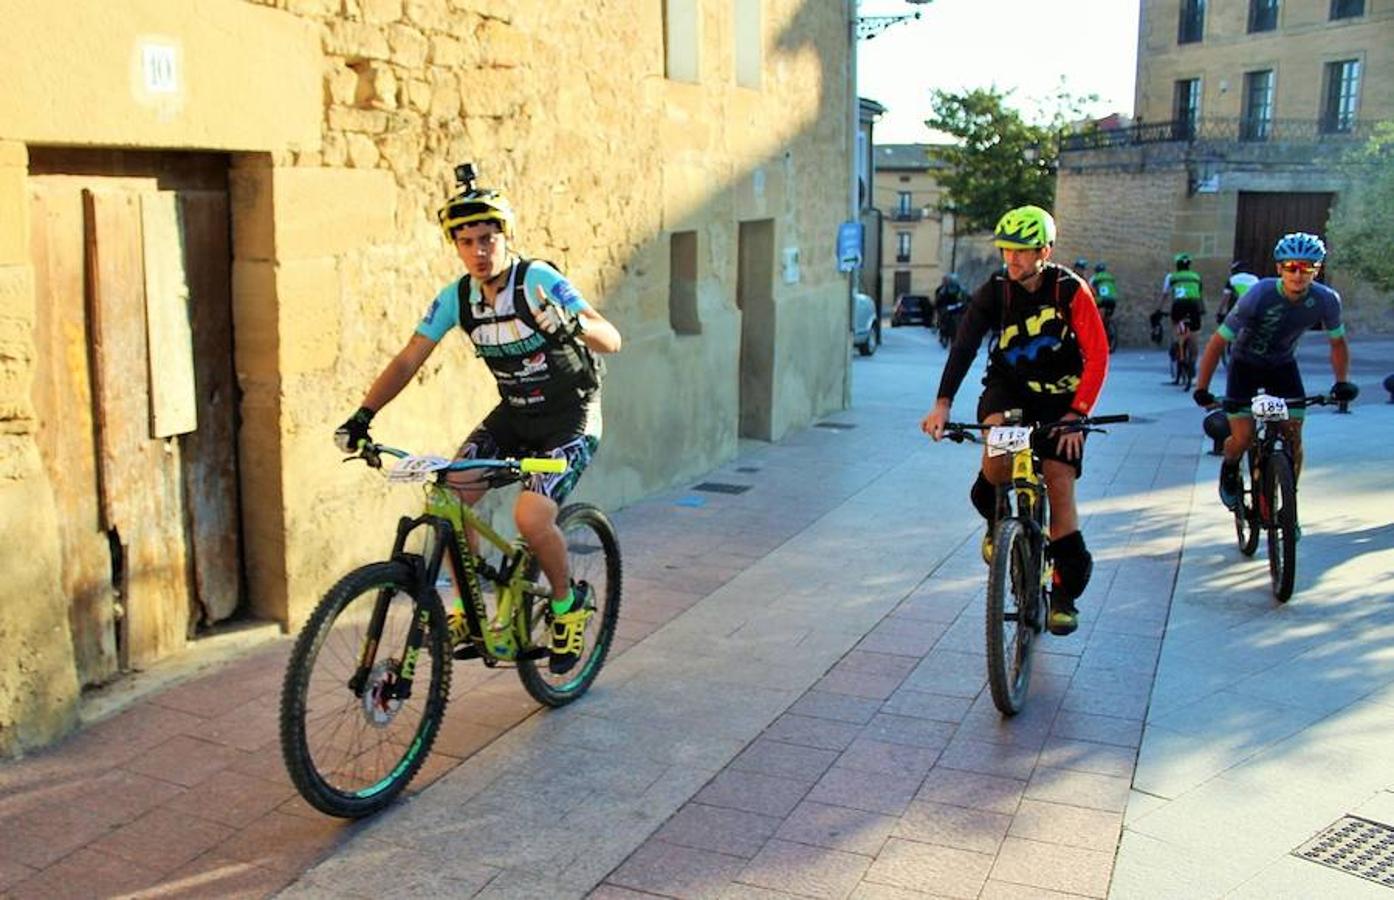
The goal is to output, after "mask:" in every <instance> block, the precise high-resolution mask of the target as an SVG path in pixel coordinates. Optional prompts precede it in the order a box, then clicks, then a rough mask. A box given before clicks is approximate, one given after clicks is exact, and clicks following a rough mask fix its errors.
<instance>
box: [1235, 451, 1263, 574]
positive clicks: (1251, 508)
mask: <svg viewBox="0 0 1394 900" xmlns="http://www.w3.org/2000/svg"><path fill="white" fill-rule="evenodd" d="M1249 462H1250V461H1249V460H1247V459H1246V460H1243V461H1241V462H1240V464H1239V506H1237V507H1236V508H1235V510H1234V537H1235V540H1236V542H1237V543H1238V544H1239V552H1240V553H1242V554H1244V555H1245V556H1253V555H1254V551H1255V550H1257V549H1258V538H1259V532H1261V531H1262V530H1263V528H1262V523H1261V522H1259V514H1258V509H1259V506H1258V502H1259V501H1258V491H1257V490H1255V485H1254V480H1253V478H1252V477H1251V475H1250V472H1251V471H1252V469H1251V468H1250V465H1249Z"/></svg>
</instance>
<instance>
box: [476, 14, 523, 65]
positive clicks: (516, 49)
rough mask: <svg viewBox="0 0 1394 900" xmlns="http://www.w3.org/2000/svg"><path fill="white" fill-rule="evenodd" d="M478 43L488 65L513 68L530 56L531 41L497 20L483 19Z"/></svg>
mask: <svg viewBox="0 0 1394 900" xmlns="http://www.w3.org/2000/svg"><path fill="white" fill-rule="evenodd" d="M479 43H480V44H481V45H482V46H483V47H484V52H485V53H486V54H487V56H486V61H487V62H488V63H489V64H490V65H494V66H503V67H505V68H513V67H515V66H520V65H522V64H523V63H524V62H525V61H527V60H528V59H529V58H530V57H531V56H532V40H531V39H530V38H529V37H528V36H527V35H525V34H523V33H522V32H520V31H519V30H518V29H517V28H514V27H513V26H512V25H509V24H508V23H506V22H502V21H500V20H498V19H485V20H484V27H483V28H482V29H480V35H479Z"/></svg>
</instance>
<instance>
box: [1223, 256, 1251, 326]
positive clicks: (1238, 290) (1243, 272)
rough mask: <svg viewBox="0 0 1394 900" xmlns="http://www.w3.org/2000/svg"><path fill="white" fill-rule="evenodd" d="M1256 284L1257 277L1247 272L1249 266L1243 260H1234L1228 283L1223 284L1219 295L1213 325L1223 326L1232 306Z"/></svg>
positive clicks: (1230, 266)
mask: <svg viewBox="0 0 1394 900" xmlns="http://www.w3.org/2000/svg"><path fill="white" fill-rule="evenodd" d="M1256 284H1258V276H1257V275H1255V274H1253V273H1252V272H1250V271H1249V266H1248V265H1247V264H1246V263H1245V262H1244V261H1243V260H1239V259H1236V260H1235V261H1234V262H1232V263H1230V264H1229V281H1226V282H1225V289H1224V292H1223V293H1221V295H1220V308H1219V309H1218V310H1216V311H1215V324H1216V325H1220V324H1223V323H1224V321H1225V316H1228V315H1229V311H1230V310H1232V309H1234V304H1236V303H1238V302H1239V298H1240V297H1242V296H1244V295H1245V294H1246V293H1248V290H1249V288H1251V287H1253V286H1254V285H1256Z"/></svg>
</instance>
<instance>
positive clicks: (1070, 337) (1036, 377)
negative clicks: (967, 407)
mask: <svg viewBox="0 0 1394 900" xmlns="http://www.w3.org/2000/svg"><path fill="white" fill-rule="evenodd" d="M994 243H995V244H996V245H997V246H998V248H1000V250H1001V253H1002V262H1003V264H1004V271H1002V272H998V273H996V274H994V275H993V276H992V277H991V278H989V279H988V280H987V282H986V283H984V284H983V285H982V286H981V287H979V288H978V290H977V291H976V292H975V293H974V294H973V298H972V300H971V301H970V302H969V304H968V308H967V309H966V310H965V311H964V313H963V321H962V323H961V324H960V325H959V328H958V333H957V336H956V337H955V338H954V342H953V346H952V347H951V348H950V350H949V359H948V362H947V363H945V364H944V373H943V376H942V377H941V378H940V381H939V393H938V398H937V399H936V400H935V403H934V408H933V409H931V410H930V411H929V412H928V413H927V414H926V415H925V417H924V419H923V421H921V423H920V428H921V429H922V430H923V431H924V432H925V433H926V434H928V435H929V436H930V437H931V438H933V439H934V440H936V441H937V440H939V439H941V438H942V437H943V436H944V423H946V422H947V421H949V410H950V407H951V406H952V404H953V398H954V394H955V393H957V392H958V388H959V386H960V385H961V384H962V383H963V379H964V376H966V375H967V374H968V369H969V367H970V366H971V365H972V363H973V358H974V357H975V356H976V355H977V353H978V347H980V346H981V345H982V343H983V337H984V336H985V335H987V334H988V332H989V331H991V332H992V333H993V334H994V340H993V342H992V350H991V355H990V356H989V358H988V366H987V375H986V377H984V378H983V393H982V396H981V397H980V398H979V400H978V421H979V422H989V423H992V424H999V423H1001V422H1003V421H1004V420H1005V418H1006V415H1005V414H1006V412H1007V411H1008V410H1021V413H1022V421H1023V422H1029V423H1040V422H1055V421H1058V420H1061V419H1077V418H1079V417H1080V416H1087V415H1088V414H1089V413H1090V411H1091V410H1092V409H1093V407H1094V403H1095V401H1096V400H1097V399H1098V396H1099V391H1100V390H1102V389H1103V384H1104V378H1105V377H1106V376H1107V374H1108V339H1107V337H1106V336H1105V334H1104V326H1103V322H1102V320H1101V319H1100V318H1099V310H1098V308H1097V307H1096V306H1095V304H1094V295H1093V294H1092V293H1091V292H1090V290H1089V285H1087V284H1086V283H1085V282H1084V280H1083V279H1082V278H1080V277H1079V276H1078V275H1077V274H1075V273H1074V272H1072V271H1070V270H1069V269H1068V268H1066V267H1064V266H1060V265H1056V264H1055V263H1053V262H1051V261H1050V255H1051V252H1052V250H1053V248H1054V244H1055V219H1054V218H1053V217H1052V216H1051V214H1050V213H1048V212H1046V211H1045V210H1044V209H1041V208H1040V207H1039V206H1022V207H1018V208H1016V209H1013V210H1011V211H1009V212H1008V213H1007V214H1006V215H1004V216H1002V218H1001V220H1000V221H998V223H997V228H996V230H995V232H994ZM1039 453H1040V456H1041V468H1042V474H1043V475H1044V477H1045V481H1046V491H1047V494H1048V495H1049V498H1050V541H1051V543H1050V553H1051V555H1052V557H1053V558H1054V561H1055V577H1056V583H1055V589H1054V591H1053V592H1052V600H1051V610H1050V614H1049V616H1048V618H1047V620H1046V624H1047V626H1048V627H1049V628H1050V630H1051V632H1053V633H1055V634H1069V633H1070V632H1072V631H1074V630H1075V629H1076V628H1077V627H1078V626H1079V613H1078V611H1077V610H1076V608H1075V604H1074V601H1075V600H1076V599H1077V598H1078V597H1079V596H1080V594H1082V593H1084V588H1085V586H1086V585H1088V583H1089V576H1090V573H1091V572H1092V571H1093V559H1092V557H1091V556H1090V554H1089V550H1088V549H1087V548H1086V547H1085V544H1084V536H1083V535H1082V534H1081V533H1080V530H1079V513H1078V511H1077V509H1076V507H1075V481H1076V479H1078V478H1079V476H1080V475H1081V474H1082V472H1083V457H1084V435H1083V434H1082V433H1079V432H1075V433H1073V434H1066V435H1062V436H1060V437H1059V438H1057V439H1056V440H1055V441H1053V442H1051V443H1050V444H1049V445H1047V446H1042V447H1040V448H1039ZM1009 461H1010V458H1009V457H989V456H988V455H987V453H986V452H984V454H983V462H982V469H981V471H979V472H978V477H977V480H976V481H975V482H974V483H973V487H972V489H971V490H970V491H969V497H970V498H971V500H972V501H973V506H974V507H975V508H976V509H977V510H978V512H979V513H980V514H981V515H982V516H983V518H984V519H986V520H987V536H986V537H985V538H984V540H983V557H984V559H990V558H991V552H992V547H991V537H992V530H993V527H994V526H995V524H996V522H995V519H996V516H997V510H996V488H995V485H998V484H1004V483H1006V482H1007V481H1008V480H1009V479H1010V477H1011V468H1010V465H1009Z"/></svg>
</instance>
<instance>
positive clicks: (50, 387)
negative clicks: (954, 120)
mask: <svg viewBox="0 0 1394 900" xmlns="http://www.w3.org/2000/svg"><path fill="white" fill-rule="evenodd" d="M83 219H84V216H83V207H82V194H81V192H80V191H78V190H75V189H68V190H64V189H60V188H58V187H56V186H54V185H52V184H45V183H41V182H31V189H30V223H31V225H32V229H31V232H30V237H31V244H30V246H31V258H32V260H33V264H34V282H35V284H34V287H35V295H36V296H37V298H38V305H37V309H36V315H35V329H34V337H35V344H36V346H37V348H38V354H37V365H36V366H35V372H34V407H35V410H36V411H37V413H38V420H39V428H38V445H39V455H40V456H41V457H42V458H43V462H44V467H45V469H46V471H47V473H48V480H49V484H51V485H52V486H53V492H54V500H55V502H56V504H57V507H58V531H59V545H60V547H61V552H62V566H61V570H60V576H61V582H62V585H63V591H64V593H65V594H66V595H67V597H68V598H69V608H68V621H69V626H70V628H71V631H72V636H73V655H74V661H75V663H76V666H77V672H78V676H79V678H80V680H81V683H82V684H84V685H87V684H100V683H102V682H104V681H106V680H107V679H109V678H110V677H111V676H112V675H114V674H116V672H117V670H118V668H119V661H118V658H117V652H116V608H117V596H116V591H115V587H114V585H113V583H112V578H113V574H112V568H113V563H114V558H113V554H112V545H111V543H110V539H111V536H109V535H108V533H107V530H106V526H105V525H104V523H103V521H102V515H101V512H100V510H99V508H98V501H97V448H96V433H95V430H96V423H95V421H94V419H93V415H92V410H93V404H92V370H91V367H90V365H89V352H88V351H89V347H90V343H91V339H90V335H89V331H88V322H87V307H86V299H85V297H86V294H85V291H86V287H85V280H84V278H83V253H84V249H83Z"/></svg>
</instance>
